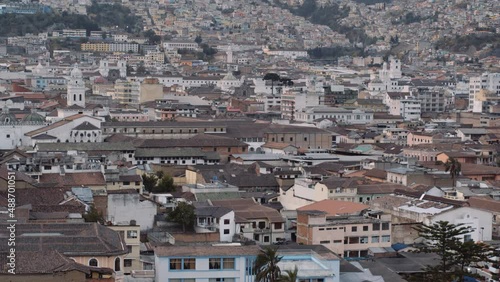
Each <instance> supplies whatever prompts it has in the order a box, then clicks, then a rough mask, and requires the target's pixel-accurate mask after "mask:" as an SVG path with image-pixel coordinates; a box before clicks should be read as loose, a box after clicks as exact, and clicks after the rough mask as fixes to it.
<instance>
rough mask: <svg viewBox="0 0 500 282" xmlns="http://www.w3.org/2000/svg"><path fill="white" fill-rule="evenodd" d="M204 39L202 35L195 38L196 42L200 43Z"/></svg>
mask: <svg viewBox="0 0 500 282" xmlns="http://www.w3.org/2000/svg"><path fill="white" fill-rule="evenodd" d="M202 41H203V38H201V35H198V36H196V38H195V39H194V42H196V43H198V44H200V43H201V42H202Z"/></svg>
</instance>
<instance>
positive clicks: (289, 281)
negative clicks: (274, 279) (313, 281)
mask: <svg viewBox="0 0 500 282" xmlns="http://www.w3.org/2000/svg"><path fill="white" fill-rule="evenodd" d="M298 273H299V269H298V268H297V266H295V268H294V269H293V270H285V273H284V274H281V275H280V277H279V278H278V281H279V282H297V279H298Z"/></svg>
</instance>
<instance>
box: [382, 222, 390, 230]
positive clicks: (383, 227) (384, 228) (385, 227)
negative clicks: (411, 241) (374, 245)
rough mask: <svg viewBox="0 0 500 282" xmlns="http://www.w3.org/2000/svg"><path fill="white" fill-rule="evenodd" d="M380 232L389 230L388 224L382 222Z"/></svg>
mask: <svg viewBox="0 0 500 282" xmlns="http://www.w3.org/2000/svg"><path fill="white" fill-rule="evenodd" d="M382 230H389V222H382Z"/></svg>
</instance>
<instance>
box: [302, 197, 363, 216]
mask: <svg viewBox="0 0 500 282" xmlns="http://www.w3.org/2000/svg"><path fill="white" fill-rule="evenodd" d="M369 207H370V206H367V205H363V204H360V203H354V202H348V201H336V200H323V201H319V202H316V203H313V204H310V205H307V206H303V207H301V208H299V209H297V211H323V212H326V213H327V215H329V216H335V215H349V214H355V213H359V212H361V211H363V210H366V209H368V208H369Z"/></svg>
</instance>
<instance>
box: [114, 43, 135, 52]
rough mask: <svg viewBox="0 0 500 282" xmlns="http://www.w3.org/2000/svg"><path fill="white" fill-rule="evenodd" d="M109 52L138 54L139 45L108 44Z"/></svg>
mask: <svg viewBox="0 0 500 282" xmlns="http://www.w3.org/2000/svg"><path fill="white" fill-rule="evenodd" d="M109 51H110V52H123V53H128V52H134V53H138V52H139V44H137V43H111V44H109Z"/></svg>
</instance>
